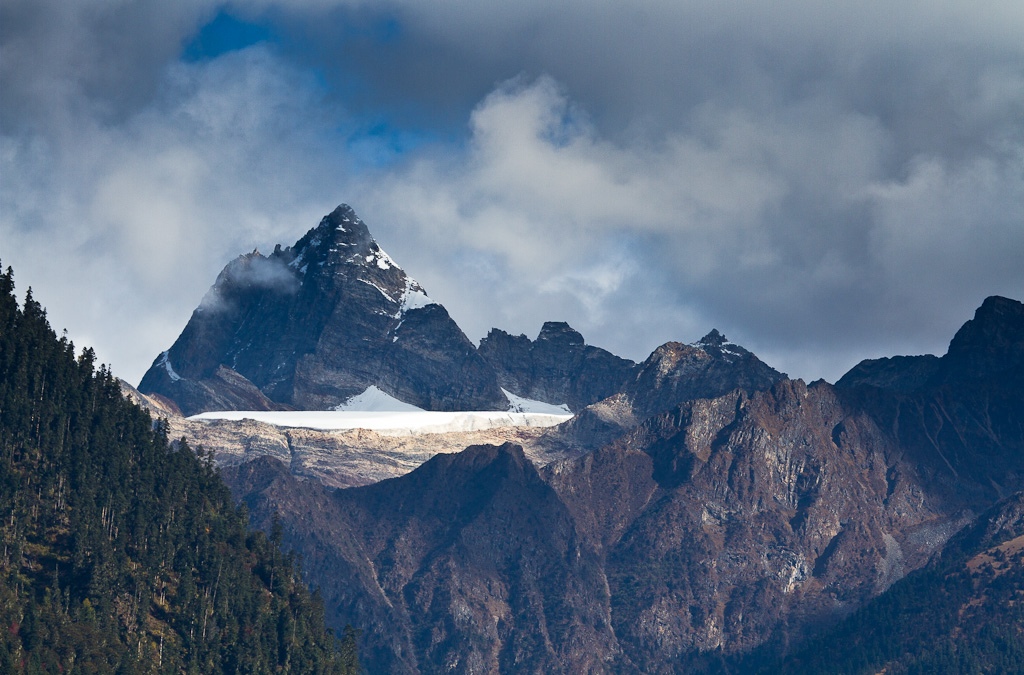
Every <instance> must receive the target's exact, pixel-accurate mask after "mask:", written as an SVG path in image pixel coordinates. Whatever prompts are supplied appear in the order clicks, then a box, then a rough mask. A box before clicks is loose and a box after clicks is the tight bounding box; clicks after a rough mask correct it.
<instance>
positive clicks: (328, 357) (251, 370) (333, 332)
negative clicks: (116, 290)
mask: <svg viewBox="0 0 1024 675" xmlns="http://www.w3.org/2000/svg"><path fill="white" fill-rule="evenodd" d="M171 363H173V368H174V372H175V374H176V375H177V376H178V379H174V378H173V377H171V376H170V372H171V371H170V370H168V367H167V366H168V364H171ZM218 374H220V375H223V377H221V376H219V375H218ZM139 386H140V390H142V391H143V392H144V393H153V392H155V393H160V394H162V395H164V396H166V397H168V398H170V399H172V400H174V401H176V403H177V404H178V405H179V407H180V408H181V409H182V410H183V411H185V412H187V413H189V414H193V413H196V412H202V411H205V410H211V409H238V407H237V406H231V407H228V408H224V407H223V406H224V403H223V400H224V399H225V396H226V394H224V395H222V393H223V392H224V391H226V390H228V389H230V392H228V393H232V394H233V395H234V394H235V393H237V391H242V392H243V393H246V394H247V396H248V395H249V394H254V392H262V395H263V396H264V397H265V398H266V399H267V401H269V403H266V405H268V406H269V405H272V404H275V405H286V406H289V407H297V408H301V409H310V410H315V409H327V408H333V407H335V406H337V405H339V404H341V403H343V402H344V401H346V400H348V399H350V398H352V397H353V396H356V395H359V394H361V393H363V392H364V391H366V390H367V389H368V388H369V387H371V386H376V387H378V388H379V389H381V390H382V391H384V392H386V393H387V394H388V395H391V396H394V397H395V398H398V399H399V400H402V401H404V402H406V403H409V404H411V405H414V406H416V407H419V408H423V409H427V410H456V409H463V410H465V409H470V410H472V409H481V410H500V409H504V408H505V407H506V406H507V405H508V403H507V399H506V398H505V396H504V395H503V394H502V393H501V389H500V388H499V386H498V384H497V382H496V380H495V377H494V374H493V372H492V371H491V370H490V369H489V367H488V366H487V365H486V364H485V363H484V362H483V360H482V359H481V358H480V357H479V356H478V355H477V353H476V350H475V348H474V346H473V344H472V343H471V342H470V341H469V339H468V338H466V336H465V334H464V333H463V332H462V331H461V329H459V327H458V326H457V325H456V324H455V322H454V321H453V320H452V319H451V317H450V316H448V314H447V312H445V311H444V310H443V308H441V307H440V306H439V305H437V304H436V303H434V302H433V300H432V299H431V298H429V297H428V296H427V294H426V291H424V289H423V287H422V286H420V284H419V283H417V282H416V281H415V280H414V279H412V278H411V277H409V276H408V275H407V274H406V273H405V271H404V270H402V269H401V268H400V267H399V266H398V265H397V264H395V262H394V261H393V260H392V259H391V257H390V256H388V254H387V253H385V252H384V251H383V250H381V248H380V247H379V246H378V245H377V243H376V242H375V241H374V239H373V237H372V236H371V234H370V231H369V229H368V228H367V226H366V224H365V223H363V221H362V220H361V219H360V218H359V217H358V216H357V215H356V213H355V211H354V210H353V209H352V207H350V206H348V205H347V204H341V205H340V206H338V207H337V208H336V209H334V211H332V212H331V213H329V214H327V215H326V216H324V217H323V218H322V219H321V220H320V222H319V224H318V225H317V226H316V227H314V228H312V229H310V230H309V231H307V232H306V233H305V234H304V235H303V236H302V237H301V238H300V239H299V240H298V241H297V242H296V243H295V244H294V245H293V246H290V247H288V248H284V249H282V248H281V247H276V248H275V249H274V253H272V254H271V255H270V256H269V257H265V256H263V255H261V254H260V253H259V252H257V251H253V252H252V253H249V254H246V255H243V256H240V257H239V258H237V259H235V260H234V261H232V262H231V263H229V264H228V265H227V266H226V267H225V269H224V271H223V272H221V274H220V275H219V276H218V278H217V281H216V283H215V284H214V286H213V288H211V290H210V292H209V293H207V296H206V298H205V299H204V301H203V304H202V305H201V306H200V308H199V310H197V312H195V313H194V314H193V317H192V319H191V320H190V321H189V324H188V325H187V326H186V327H185V330H184V331H183V332H182V334H181V336H180V337H179V338H178V340H177V341H176V342H175V343H174V345H172V346H171V348H170V349H169V350H168V351H167V352H166V354H165V355H162V356H160V357H158V358H157V360H156V361H155V362H154V364H153V367H151V368H150V370H149V371H148V372H147V373H146V375H145V377H144V378H143V381H142V382H141V383H140V385H139ZM238 398H240V395H239V396H234V398H233V399H232V400H234V399H238ZM248 398H252V396H248ZM214 405H216V406H218V407H219V408H213V407H211V406H214Z"/></svg>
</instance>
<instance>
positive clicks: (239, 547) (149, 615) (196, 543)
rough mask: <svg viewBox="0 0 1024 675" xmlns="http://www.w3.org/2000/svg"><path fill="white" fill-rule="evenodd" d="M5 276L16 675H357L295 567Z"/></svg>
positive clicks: (349, 648)
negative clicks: (17, 294) (250, 526)
mask: <svg viewBox="0 0 1024 675" xmlns="http://www.w3.org/2000/svg"><path fill="white" fill-rule="evenodd" d="M246 523H247V516H246V514H245V512H244V510H242V509H240V508H238V507H236V505H235V503H234V501H233V499H232V497H231V494H230V492H229V491H228V489H227V488H226V487H225V486H224V484H223V482H222V481H221V479H220V477H219V475H218V473H217V471H216V469H215V468H214V466H213V463H212V459H211V458H210V457H209V456H204V455H203V453H202V452H201V451H200V452H198V453H196V452H193V451H192V449H191V448H189V447H188V446H187V445H186V444H185V443H183V442H182V443H177V444H169V443H168V439H167V438H166V433H165V432H164V431H163V430H162V429H161V428H160V427H159V425H154V424H153V422H152V420H151V419H150V417H149V415H148V414H147V413H145V412H143V411H142V410H141V409H139V408H138V407H136V406H135V405H133V404H131V403H129V402H128V401H126V400H125V399H124V398H123V397H122V395H121V390H120V387H119V386H118V383H117V380H116V379H115V378H114V377H113V375H112V374H111V373H110V371H109V370H108V369H106V368H104V367H99V368H98V369H97V368H96V366H95V364H94V354H93V352H92V351H91V350H89V349H86V350H84V351H83V352H82V353H81V354H80V355H76V353H75V348H74V345H73V344H72V343H71V342H70V341H69V340H68V339H67V338H66V337H63V338H60V339H58V338H57V336H56V334H55V333H54V332H53V330H52V329H51V328H50V326H49V324H48V322H47V319H46V314H45V312H44V311H43V309H42V308H41V307H40V305H39V304H38V303H37V302H36V301H35V300H33V298H32V295H31V291H29V293H27V294H26V296H25V301H24V303H22V305H21V306H20V307H19V304H18V302H17V300H16V297H15V294H14V281H13V275H12V272H11V270H10V268H8V270H7V272H6V274H3V275H2V276H0V548H2V550H0V672H4V673H59V672H65V673H68V672H76V673H77V672H82V673H219V672H225V673H241V672H245V673H278V672H280V673H355V672H358V664H357V662H356V655H355V641H354V637H353V635H352V633H351V632H349V634H348V635H346V638H345V639H344V640H341V641H338V640H336V639H335V637H334V636H332V635H331V634H330V632H329V631H328V630H327V629H326V628H325V626H324V621H323V608H322V606H321V604H320V602H319V600H318V598H316V597H315V596H312V595H311V594H310V593H309V591H308V589H307V587H306V585H305V583H304V582H303V580H302V578H301V576H300V575H299V573H298V572H297V567H296V565H295V563H294V561H293V560H292V558H291V556H289V555H287V554H284V553H282V552H281V550H280V548H279V547H278V545H277V543H276V542H275V541H272V540H271V539H277V538H278V537H279V534H276V533H275V535H274V536H273V537H272V538H271V539H268V538H267V537H266V536H264V535H263V534H261V533H258V532H250V531H249V530H248V529H247V525H246Z"/></svg>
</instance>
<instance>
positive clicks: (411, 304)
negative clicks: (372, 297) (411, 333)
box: [395, 277, 436, 319]
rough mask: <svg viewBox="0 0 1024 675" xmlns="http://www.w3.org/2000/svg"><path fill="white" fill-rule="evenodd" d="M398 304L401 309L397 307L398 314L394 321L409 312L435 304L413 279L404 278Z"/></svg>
mask: <svg viewBox="0 0 1024 675" xmlns="http://www.w3.org/2000/svg"><path fill="white" fill-rule="evenodd" d="M399 304H400V305H401V307H399V310H398V314H396V315H395V318H396V319H397V318H399V317H400V316H402V315H403V314H405V313H406V312H408V311H409V310H412V309H420V308H421V307H426V306H427V305H433V304H436V303H435V302H434V301H433V300H431V299H430V298H429V297H427V292H426V291H424V290H423V287H422V286H420V285H419V283H417V281H416V280H415V279H413V278H411V277H406V278H405V290H404V291H403V292H402V299H401V300H400V301H399Z"/></svg>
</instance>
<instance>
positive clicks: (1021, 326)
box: [943, 295, 1024, 378]
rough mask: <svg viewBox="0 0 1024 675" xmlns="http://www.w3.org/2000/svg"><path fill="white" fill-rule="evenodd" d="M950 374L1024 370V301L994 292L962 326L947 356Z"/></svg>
mask: <svg viewBox="0 0 1024 675" xmlns="http://www.w3.org/2000/svg"><path fill="white" fill-rule="evenodd" d="M943 363H944V369H945V370H946V371H947V377H948V376H950V375H954V374H956V375H963V376H968V377H972V378H973V377H985V376H987V375H993V376H998V377H1007V376H1015V375H1018V374H1020V373H1021V371H1022V370H1024V303H1020V302H1017V301H1016V300H1011V299H1010V298H1004V297H1001V296H997V295H993V296H991V297H988V298H985V301H984V302H982V303H981V307H979V308H978V309H977V311H975V313H974V318H973V319H971V320H970V321H968V322H967V323H965V324H964V325H963V326H961V327H960V330H958V331H957V332H956V335H954V336H953V339H952V341H950V343H949V350H948V351H947V352H946V355H945V356H944V357H943Z"/></svg>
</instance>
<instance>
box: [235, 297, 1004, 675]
mask: <svg viewBox="0 0 1024 675" xmlns="http://www.w3.org/2000/svg"><path fill="white" fill-rule="evenodd" d="M1021 309H1022V307H1021V305H1020V303H1013V301H1006V302H1003V301H1001V300H998V301H993V302H989V301H986V304H985V305H983V307H982V308H981V309H979V312H978V315H976V317H975V319H974V321H973V322H972V323H970V324H968V327H967V328H965V330H962V331H961V332H960V333H958V334H957V337H956V338H954V340H953V343H951V346H950V350H949V353H948V354H947V355H946V356H944V357H942V358H941V359H937V360H935V362H929V364H928V365H927V366H925V369H928V370H929V371H930V374H929V375H928V377H927V378H922V377H921V376H920V370H921V369H918V368H917V366H915V368H912V369H910V370H911V371H912V372H911V375H910V376H906V375H899V374H898V373H897V376H895V377H893V376H892V372H889V373H888V374H886V375H885V377H875V378H874V381H872V382H870V383H868V382H860V383H857V384H849V382H850V381H851V380H847V384H846V385H844V386H841V387H838V386H837V387H833V386H831V385H828V384H827V383H824V382H818V383H814V384H812V385H805V384H804V383H803V382H801V381H799V380H789V379H785V378H783V377H782V375H781V374H779V373H777V372H775V371H773V370H771V369H769V368H768V367H767V366H764V365H763V364H761V363H760V361H757V360H756V357H753V355H751V354H749V352H745V350H742V351H741V349H740V348H738V347H736V346H734V345H731V344H730V343H728V342H727V341H725V340H724V338H722V337H721V336H719V335H717V334H714V333H713V334H711V335H710V336H708V338H705V339H704V340H702V341H701V342H700V343H698V344H696V345H690V346H685V345H667V346H665V347H663V348H662V349H660V350H659V352H658V353H656V354H655V355H652V357H651V359H648V361H647V362H645V364H644V365H643V367H642V368H641V369H640V370H639V372H638V373H637V375H636V376H635V380H633V381H631V382H630V383H627V384H626V385H625V386H624V387H623V389H622V391H621V392H620V393H619V394H617V395H616V396H613V397H611V398H609V399H606V400H604V401H602V402H600V403H598V404H595V405H593V406H590V407H589V408H588V409H587V411H590V417H589V419H590V420H591V422H594V420H600V419H604V420H612V421H613V422H614V426H615V428H616V429H617V430H618V431H617V432H616V433H615V434H613V435H611V436H610V438H611V439H612V440H611V441H610V442H608V443H607V444H605V445H603V447H591V448H589V451H588V452H586V453H585V454H583V455H582V456H579V457H570V458H567V459H565V460H561V461H555V462H552V463H550V464H548V465H547V466H546V467H544V468H543V469H542V470H541V471H540V472H538V471H537V470H536V469H535V468H534V467H533V466H532V465H531V464H530V463H529V462H526V461H525V460H524V456H523V454H522V452H521V451H520V450H519V449H517V448H514V447H511V446H500V447H477V448H472V449H470V450H468V451H466V452H465V453H462V454H458V455H447V456H439V457H435V458H434V459H433V460H431V461H429V462H427V463H426V464H424V465H422V466H421V467H419V468H418V469H416V470H414V471H412V472H411V473H409V474H407V475H405V476H402V477H399V478H395V479H393V480H390V481H384V482H382V483H379V484H376V485H371V486H367V487H364V488H356V489H347V490H342V491H332V490H329V489H327V488H325V487H324V486H322V485H319V484H317V483H315V482H313V481H301V480H297V479H296V477H295V476H293V475H291V474H289V472H288V471H287V469H286V467H284V466H283V465H281V464H280V463H277V462H275V461H274V460H272V459H269V458H267V459H262V460H258V461H257V462H250V463H245V464H241V465H239V466H237V467H235V468H233V469H230V471H229V472H228V474H227V475H228V478H229V480H231V481H232V482H233V483H234V485H235V489H236V490H237V491H238V493H239V494H240V495H244V496H245V499H246V501H247V503H248V504H249V507H250V509H251V513H252V514H253V517H254V519H256V521H257V522H258V523H262V524H263V525H264V526H267V525H268V524H269V523H270V522H271V519H272V517H273V513H274V512H275V511H276V512H279V513H280V514H281V518H282V520H283V521H284V524H285V530H286V532H289V533H290V534H289V535H288V539H287V540H288V542H289V543H290V544H291V545H293V546H294V547H295V548H296V549H297V550H299V551H300V552H301V553H302V554H303V556H304V559H305V560H306V563H307V568H308V569H309V570H310V575H311V580H313V581H315V582H316V583H318V584H319V585H321V587H322V589H324V596H325V600H326V603H327V606H328V611H329V613H331V615H332V616H333V620H334V621H335V623H336V625H343V624H344V623H345V622H352V623H353V624H356V625H360V626H361V627H362V628H363V629H364V631H365V632H364V636H365V649H366V650H367V652H366V653H367V654H368V655H372V656H370V657H369V658H368V662H369V663H373V664H375V667H376V668H377V669H379V671H380V672H395V673H418V672H435V671H439V670H447V671H451V672H465V673H469V672H565V673H569V672H572V673H576V672H616V673H641V672H642V673H678V672H693V671H697V672H699V671H700V670H702V669H705V668H707V669H714V668H715V667H719V666H722V665H723V664H724V665H726V666H728V665H729V664H733V665H735V664H736V663H738V662H742V660H743V659H744V658H745V655H749V654H751V653H755V652H757V653H759V654H762V655H768V658H772V657H774V656H777V655H779V654H781V653H783V652H785V651H787V650H792V649H793V648H795V647H797V646H798V645H799V643H800V642H801V641H802V640H804V639H806V637H807V636H808V635H812V634H814V633H815V632H817V631H820V630H823V629H826V628H828V627H829V626H831V625H834V624H835V623H836V622H837V621H838V620H839V619H841V618H842V617H843V616H845V615H847V614H848V613H850V612H851V611H852V610H854V609H856V608H857V607H860V606H863V605H865V603H867V602H868V601H869V600H870V599H871V598H873V597H876V596H878V595H879V594H882V593H884V592H885V591H886V589H888V588H890V587H891V586H892V585H893V584H894V583H895V582H897V581H898V580H899V579H901V578H902V577H903V576H904V575H906V574H907V573H908V572H910V571H912V570H915V569H918V568H921V567H922V566H923V565H925V564H926V562H927V561H928V560H929V558H930V556H932V555H933V554H935V553H936V552H937V551H939V550H940V549H941V548H942V547H943V545H944V544H945V542H946V541H947V540H948V539H949V538H950V536H951V535H953V534H954V533H955V532H957V531H958V530H959V529H960V528H962V527H963V526H964V525H965V524H966V523H968V522H970V520H971V519H972V518H973V517H974V516H975V514H977V513H980V512H982V511H984V510H985V509H987V508H988V507H989V506H991V505H992V504H993V503H995V502H996V501H997V500H999V499H1000V498H1003V497H1005V496H1008V495H1011V494H1013V493H1014V492H1016V491H1018V490H1021V489H1022V488H1024V422H1022V420H1024V387H1022V386H1020V385H1021V380H1020V379H1017V377H1016V375H1014V373H1015V372H1016V371H1015V370H1014V368H1015V366H1014V365H1013V364H1016V363H1020V356H1021V338H1022V337H1024V331H1022V330H1021V327H1020V326H1019V325H1018V323H1017V320H1016V317H1017V316H1018V315H1019V311H1020V310H1021ZM978 336H981V337H978ZM907 363H909V362H907ZM964 364H969V366H967V367H965V365H964ZM986 364H987V365H986ZM730 368H731V369H733V370H731V371H730V370H729V369H730ZM897 370H898V368H897ZM727 372H731V373H732V378H733V380H732V381H731V382H730V380H729V378H728V377H726V376H725V375H723V373H727ZM860 372H861V373H864V372H867V373H868V374H870V372H871V368H861V371H860ZM1000 373H1001V374H1000ZM1006 373H1009V375H1007V374H1006ZM685 374H689V376H684V375H685ZM702 378H704V379H703V381H702ZM922 380H926V381H924V383H922V382H921V381H922ZM886 381H888V382H893V383H895V384H892V385H891V386H889V387H881V386H879V383H883V382H886ZM913 382H916V384H915V383H913ZM594 411H598V412H600V414H601V415H604V417H603V418H601V417H599V415H598V412H594ZM586 419H588V417H587V414H586V412H585V413H584V414H581V415H579V416H578V417H577V419H576V421H574V422H573V424H576V425H578V424H581V423H582V422H581V420H584V421H585V420H586ZM609 424H610V423H609ZM566 427H567V428H569V429H570V432H567V431H566V429H564V428H563V429H556V430H552V431H550V432H546V433H548V434H553V435H555V436H559V435H561V439H562V441H565V439H566V434H567V433H569V436H572V437H573V438H575V439H576V440H579V439H582V438H585V437H586V434H580V433H579V429H577V430H576V432H571V428H572V424H570V425H566ZM573 434H575V436H573ZM590 438H596V436H594V435H592V436H590ZM1008 513H1009V511H1008ZM1004 520H1005V519H1004ZM1014 522H1016V521H1014ZM992 555H995V553H992ZM993 578H995V577H994V576H993Z"/></svg>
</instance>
